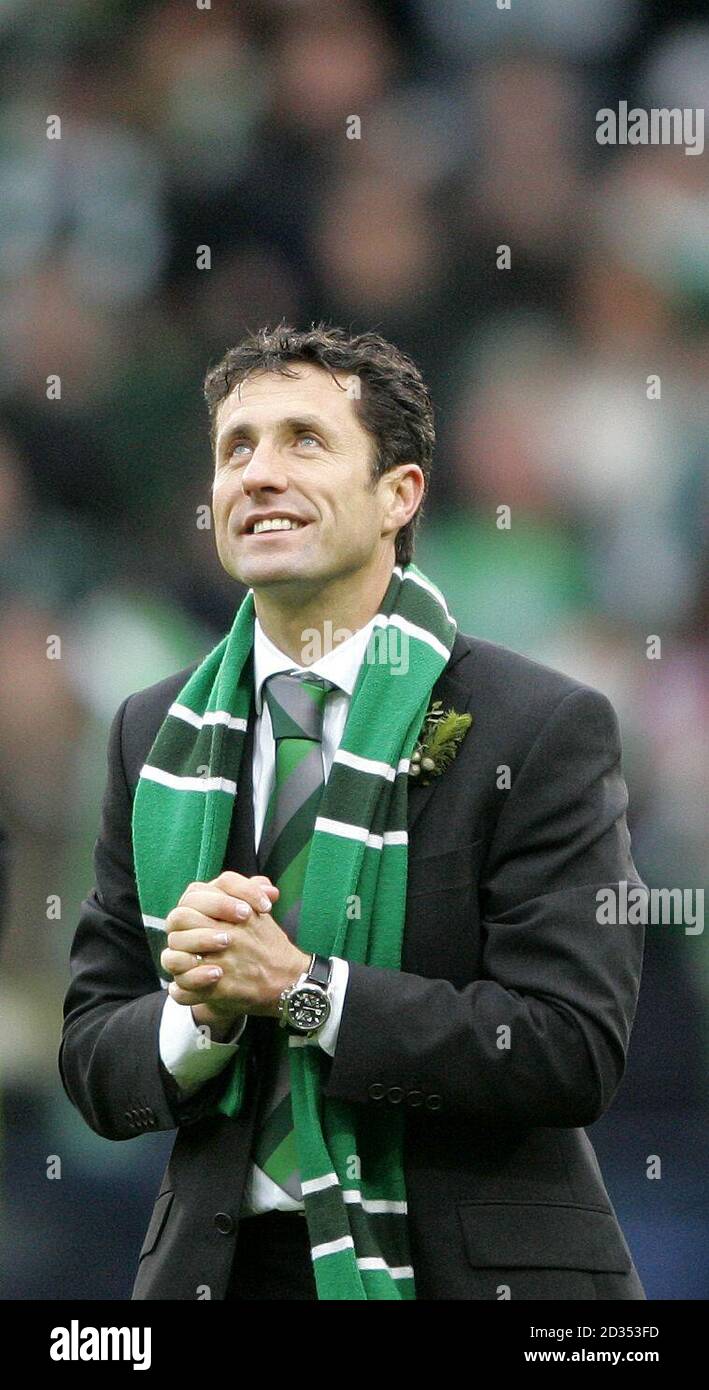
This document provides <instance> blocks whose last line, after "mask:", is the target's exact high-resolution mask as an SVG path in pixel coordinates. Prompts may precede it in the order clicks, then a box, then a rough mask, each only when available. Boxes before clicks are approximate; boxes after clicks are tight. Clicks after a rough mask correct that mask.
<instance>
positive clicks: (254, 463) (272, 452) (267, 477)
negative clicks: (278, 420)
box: [241, 440, 288, 497]
mask: <svg viewBox="0 0 709 1390" xmlns="http://www.w3.org/2000/svg"><path fill="white" fill-rule="evenodd" d="M241 485H242V487H243V489H244V492H245V493H246V496H247V497H250V496H251V494H252V493H253V492H263V491H274V492H285V490H286V488H287V487H288V476H287V474H286V471H285V469H284V467H283V464H282V462H281V460H280V458H279V456H278V451H277V450H276V449H274V448H272V447H270V446H269V445H268V444H266V443H265V441H264V440H261V442H260V443H259V444H257V445H256V448H255V449H254V451H253V453H252V455H251V458H250V459H249V462H248V463H247V464H246V466H245V468H244V470H243V472H242V474H241Z"/></svg>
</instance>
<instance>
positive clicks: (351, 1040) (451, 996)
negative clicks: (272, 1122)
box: [324, 686, 643, 1127]
mask: <svg viewBox="0 0 709 1390" xmlns="http://www.w3.org/2000/svg"><path fill="white" fill-rule="evenodd" d="M626 807H627V790H626V786H625V782H624V780H623V776H622V772H621V743H620V735H619V729H618V721H617V718H616V715H615V712H614V710H613V707H612V705H611V703H610V701H609V700H608V699H607V698H606V696H605V695H603V694H601V693H600V692H599V691H596V690H594V689H592V688H591V687H587V686H580V687H576V688H575V689H574V690H572V691H570V692H569V693H568V694H567V695H566V696H565V697H564V698H563V699H562V700H561V701H560V703H559V704H557V706H556V707H555V709H554V710H553V712H552V713H551V715H550V716H549V717H548V718H547V719H546V721H545V722H544V724H543V727H542V728H541V729H540V730H539V732H538V734H537V736H536V738H535V739H534V742H533V744H532V746H531V748H530V749H529V751H528V753H527V755H526V756H525V758H524V760H523V763H522V765H521V767H520V768H519V770H518V771H517V774H516V776H515V777H514V780H513V783H512V787H511V789H510V791H509V793H508V795H507V800H506V802H505V804H504V807H503V809H502V811H501V813H500V816H499V819H498V821H497V825H496V829H495V833H494V836H493V838H492V841H491V844H490V847H489V851H488V854H487V858H486V861H485V864H484V867H483V870H482V874H481V880H480V886H479V894H480V906H481V923H480V930H481V932H482V941H483V953H482V969H481V972H480V975H481V977H480V978H479V979H476V980H473V981H472V982H471V983H470V984H468V985H466V986H465V987H464V988H463V989H458V988H456V987H455V986H454V985H453V984H452V983H451V982H449V981H448V980H441V979H428V978H424V977H422V976H418V975H413V974H410V973H406V972H404V971H401V972H397V971H391V970H381V969H376V968H373V967H371V966H366V965H362V964H358V963H350V977H349V984H348V989H347V994H346V996H345V1004H344V1009H343V1014H342V1020H341V1023H340V1031H339V1037H338V1043H337V1049H336V1051H335V1055H334V1058H333V1062H332V1065H331V1067H330V1070H329V1076H328V1078H327V1081H326V1082H325V1084H324V1094H325V1095H327V1096H329V1097H339V1098H342V1099H344V1100H348V1101H354V1102H359V1103H361V1104H366V1105H369V1106H372V1107H374V1109H375V1110H376V1109H377V1108H379V1109H386V1108H387V1107H388V1105H389V1104H399V1105H400V1104H401V1102H402V1100H406V1099H408V1097H409V1095H410V1094H411V1092H414V1093H416V1097H417V1099H416V1105H417V1108H416V1109H411V1110H410V1111H409V1108H408V1106H407V1107H406V1109H407V1115H409V1114H410V1116H411V1118H413V1117H414V1116H417V1117H419V1121H420V1123H425V1124H436V1123H439V1124H440V1123H441V1119H439V1118H438V1116H439V1115H440V1116H441V1117H443V1116H445V1115H446V1114H450V1115H452V1116H457V1117H461V1116H466V1117H469V1118H470V1119H476V1120H484V1119H487V1120H494V1121H496V1122H497V1123H500V1124H510V1125H512V1126H517V1125H523V1126H558V1127H576V1126H583V1125H586V1124H591V1123H592V1122H593V1121H594V1120H596V1119H598V1117H599V1116H600V1115H601V1114H603V1112H604V1111H605V1110H606V1109H607V1107H608V1105H609V1104H610V1102H611V1100H612V1098H613V1095H614V1093H615V1091H616V1089H617V1087H618V1085H619V1083H620V1081H621V1078H622V1075H623V1072H624V1069H625V1060H626V1054H627V1048H628V1043H629V1037H630V1031H631V1026H632V1022H633V1018H634V1016H635V1009H636V1004H637V995H638V989H639V983H640V974H641V967H642V952H643V928H642V925H623V924H622V920H621V923H620V924H619V925H614V926H609V925H600V924H599V921H598V916H597V911H598V903H597V898H596V893H597V890H598V889H599V888H600V887H602V886H606V887H614V886H616V885H617V884H618V883H619V882H620V881H621V880H624V879H625V880H627V881H628V882H629V883H630V884H631V885H633V884H641V880H640V879H639V878H638V875H637V871H636V869H635V866H634V864H633V860H632V857H631V854H630V837H629V834H628V830H627V826H626V818H625V812H626ZM628 915H632V914H628ZM445 929H446V923H445V920H437V919H436V918H435V917H433V916H432V919H431V931H432V932H443V931H445ZM390 1091H391V1094H389V1092H390Z"/></svg>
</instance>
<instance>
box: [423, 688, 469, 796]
mask: <svg viewBox="0 0 709 1390" xmlns="http://www.w3.org/2000/svg"><path fill="white" fill-rule="evenodd" d="M472 722H473V716H472V714H458V712H457V710H454V709H448V710H445V711H444V709H443V703H442V701H441V700H434V701H433V704H432V705H431V707H430V709H429V710H427V712H426V718H425V719H424V722H423V725H422V727H421V732H420V734H419V737H418V741H417V743H416V747H415V748H414V751H413V753H412V754H411V763H410V766H409V776H410V777H415V778H416V782H417V785H419V786H423V787H425V786H426V785H427V784H428V783H429V782H430V780H431V778H432V777H440V775H441V773H442V772H445V770H446V768H447V767H448V764H449V763H452V761H453V759H454V758H455V756H456V754H457V752H458V747H459V745H460V743H461V742H462V740H463V738H464V737H465V735H466V733H467V732H468V729H469V728H470V725H471V724H472Z"/></svg>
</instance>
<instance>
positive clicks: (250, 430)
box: [217, 415, 332, 456]
mask: <svg viewBox="0 0 709 1390" xmlns="http://www.w3.org/2000/svg"><path fill="white" fill-rule="evenodd" d="M276 428H277V429H278V430H279V432H281V433H283V432H288V431H290V432H292V433H297V432H298V431H302V430H312V431H313V433H314V434H320V435H322V437H323V439H326V440H330V439H331V438H332V434H331V432H330V431H329V430H328V429H326V428H325V426H324V422H323V421H322V420H320V419H319V418H318V416H317V415H288V416H286V417H285V419H283V420H277V421H276ZM255 433H256V426H255V425H254V424H252V422H251V421H250V420H241V421H240V422H239V423H238V424H234V425H230V426H229V428H228V429H227V430H225V431H224V433H223V434H222V435H219V436H218V438H217V453H218V455H219V456H221V455H222V454H223V453H224V452H225V450H226V449H228V447H229V445H230V444H232V443H233V441H234V440H235V439H243V438H247V437H248V438H253V436H254V435H255Z"/></svg>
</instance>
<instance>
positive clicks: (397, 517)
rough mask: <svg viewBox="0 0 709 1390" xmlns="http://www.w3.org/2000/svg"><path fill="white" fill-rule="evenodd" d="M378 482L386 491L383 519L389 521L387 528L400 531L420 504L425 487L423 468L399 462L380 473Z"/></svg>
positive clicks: (414, 464)
mask: <svg viewBox="0 0 709 1390" xmlns="http://www.w3.org/2000/svg"><path fill="white" fill-rule="evenodd" d="M380 482H382V483H384V484H385V485H386V487H387V492H388V496H387V502H386V508H385V514H384V520H385V521H386V522H390V523H391V528H387V529H392V530H394V529H395V530H397V531H400V530H401V528H402V526H406V524H407V522H409V521H410V520H411V518H412V516H415V514H416V512H417V511H418V509H419V507H420V505H421V499H422V497H423V494H424V491H425V488H426V479H425V477H424V474H423V470H422V469H421V468H420V467H419V465H418V464H417V463H400V464H398V465H397V467H396V468H390V469H388V471H387V472H386V473H384V474H382V477H381V478H380Z"/></svg>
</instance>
